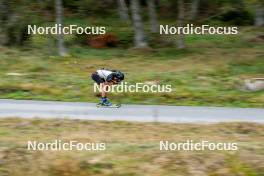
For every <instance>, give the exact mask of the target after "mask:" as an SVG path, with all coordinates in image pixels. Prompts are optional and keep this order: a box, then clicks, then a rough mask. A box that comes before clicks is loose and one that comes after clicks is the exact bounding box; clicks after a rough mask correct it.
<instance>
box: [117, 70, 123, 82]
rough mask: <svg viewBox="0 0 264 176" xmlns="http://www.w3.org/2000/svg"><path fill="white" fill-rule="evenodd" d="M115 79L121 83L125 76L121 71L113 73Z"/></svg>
mask: <svg viewBox="0 0 264 176" xmlns="http://www.w3.org/2000/svg"><path fill="white" fill-rule="evenodd" d="M115 77H116V78H117V79H118V80H119V81H122V80H124V78H125V75H124V74H123V73H122V72H121V71H116V72H115Z"/></svg>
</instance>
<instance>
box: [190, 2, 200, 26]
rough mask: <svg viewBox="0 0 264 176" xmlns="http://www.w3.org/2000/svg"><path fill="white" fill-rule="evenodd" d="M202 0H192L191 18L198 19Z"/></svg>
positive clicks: (192, 19)
mask: <svg viewBox="0 0 264 176" xmlns="http://www.w3.org/2000/svg"><path fill="white" fill-rule="evenodd" d="M199 5H200V0H192V2H191V12H190V13H191V14H190V20H191V21H194V20H196V18H197V16H198V10H199Z"/></svg>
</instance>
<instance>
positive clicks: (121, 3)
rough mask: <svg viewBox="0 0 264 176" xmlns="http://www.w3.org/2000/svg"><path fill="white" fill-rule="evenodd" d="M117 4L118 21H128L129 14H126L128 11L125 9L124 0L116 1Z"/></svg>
mask: <svg viewBox="0 0 264 176" xmlns="http://www.w3.org/2000/svg"><path fill="white" fill-rule="evenodd" d="M117 3H118V12H119V16H120V19H121V20H122V21H124V22H128V21H129V14H128V9H127V4H126V2H125V0H117Z"/></svg>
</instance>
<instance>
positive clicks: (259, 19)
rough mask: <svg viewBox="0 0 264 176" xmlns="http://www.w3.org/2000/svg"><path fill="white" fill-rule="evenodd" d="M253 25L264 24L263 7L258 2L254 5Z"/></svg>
mask: <svg viewBox="0 0 264 176" xmlns="http://www.w3.org/2000/svg"><path fill="white" fill-rule="evenodd" d="M255 26H258V27H259V26H264V7H263V5H262V4H260V3H259V4H256V5H255Z"/></svg>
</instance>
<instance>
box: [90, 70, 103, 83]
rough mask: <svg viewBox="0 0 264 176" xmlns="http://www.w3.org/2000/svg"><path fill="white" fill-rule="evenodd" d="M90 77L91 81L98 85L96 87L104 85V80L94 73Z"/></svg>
mask: <svg viewBox="0 0 264 176" xmlns="http://www.w3.org/2000/svg"><path fill="white" fill-rule="evenodd" d="M91 77H92V79H93V80H94V81H95V82H96V83H97V84H98V85H100V84H101V83H104V82H105V80H104V79H103V78H101V77H100V76H99V75H98V74H96V73H93V74H92V75H91Z"/></svg>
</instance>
